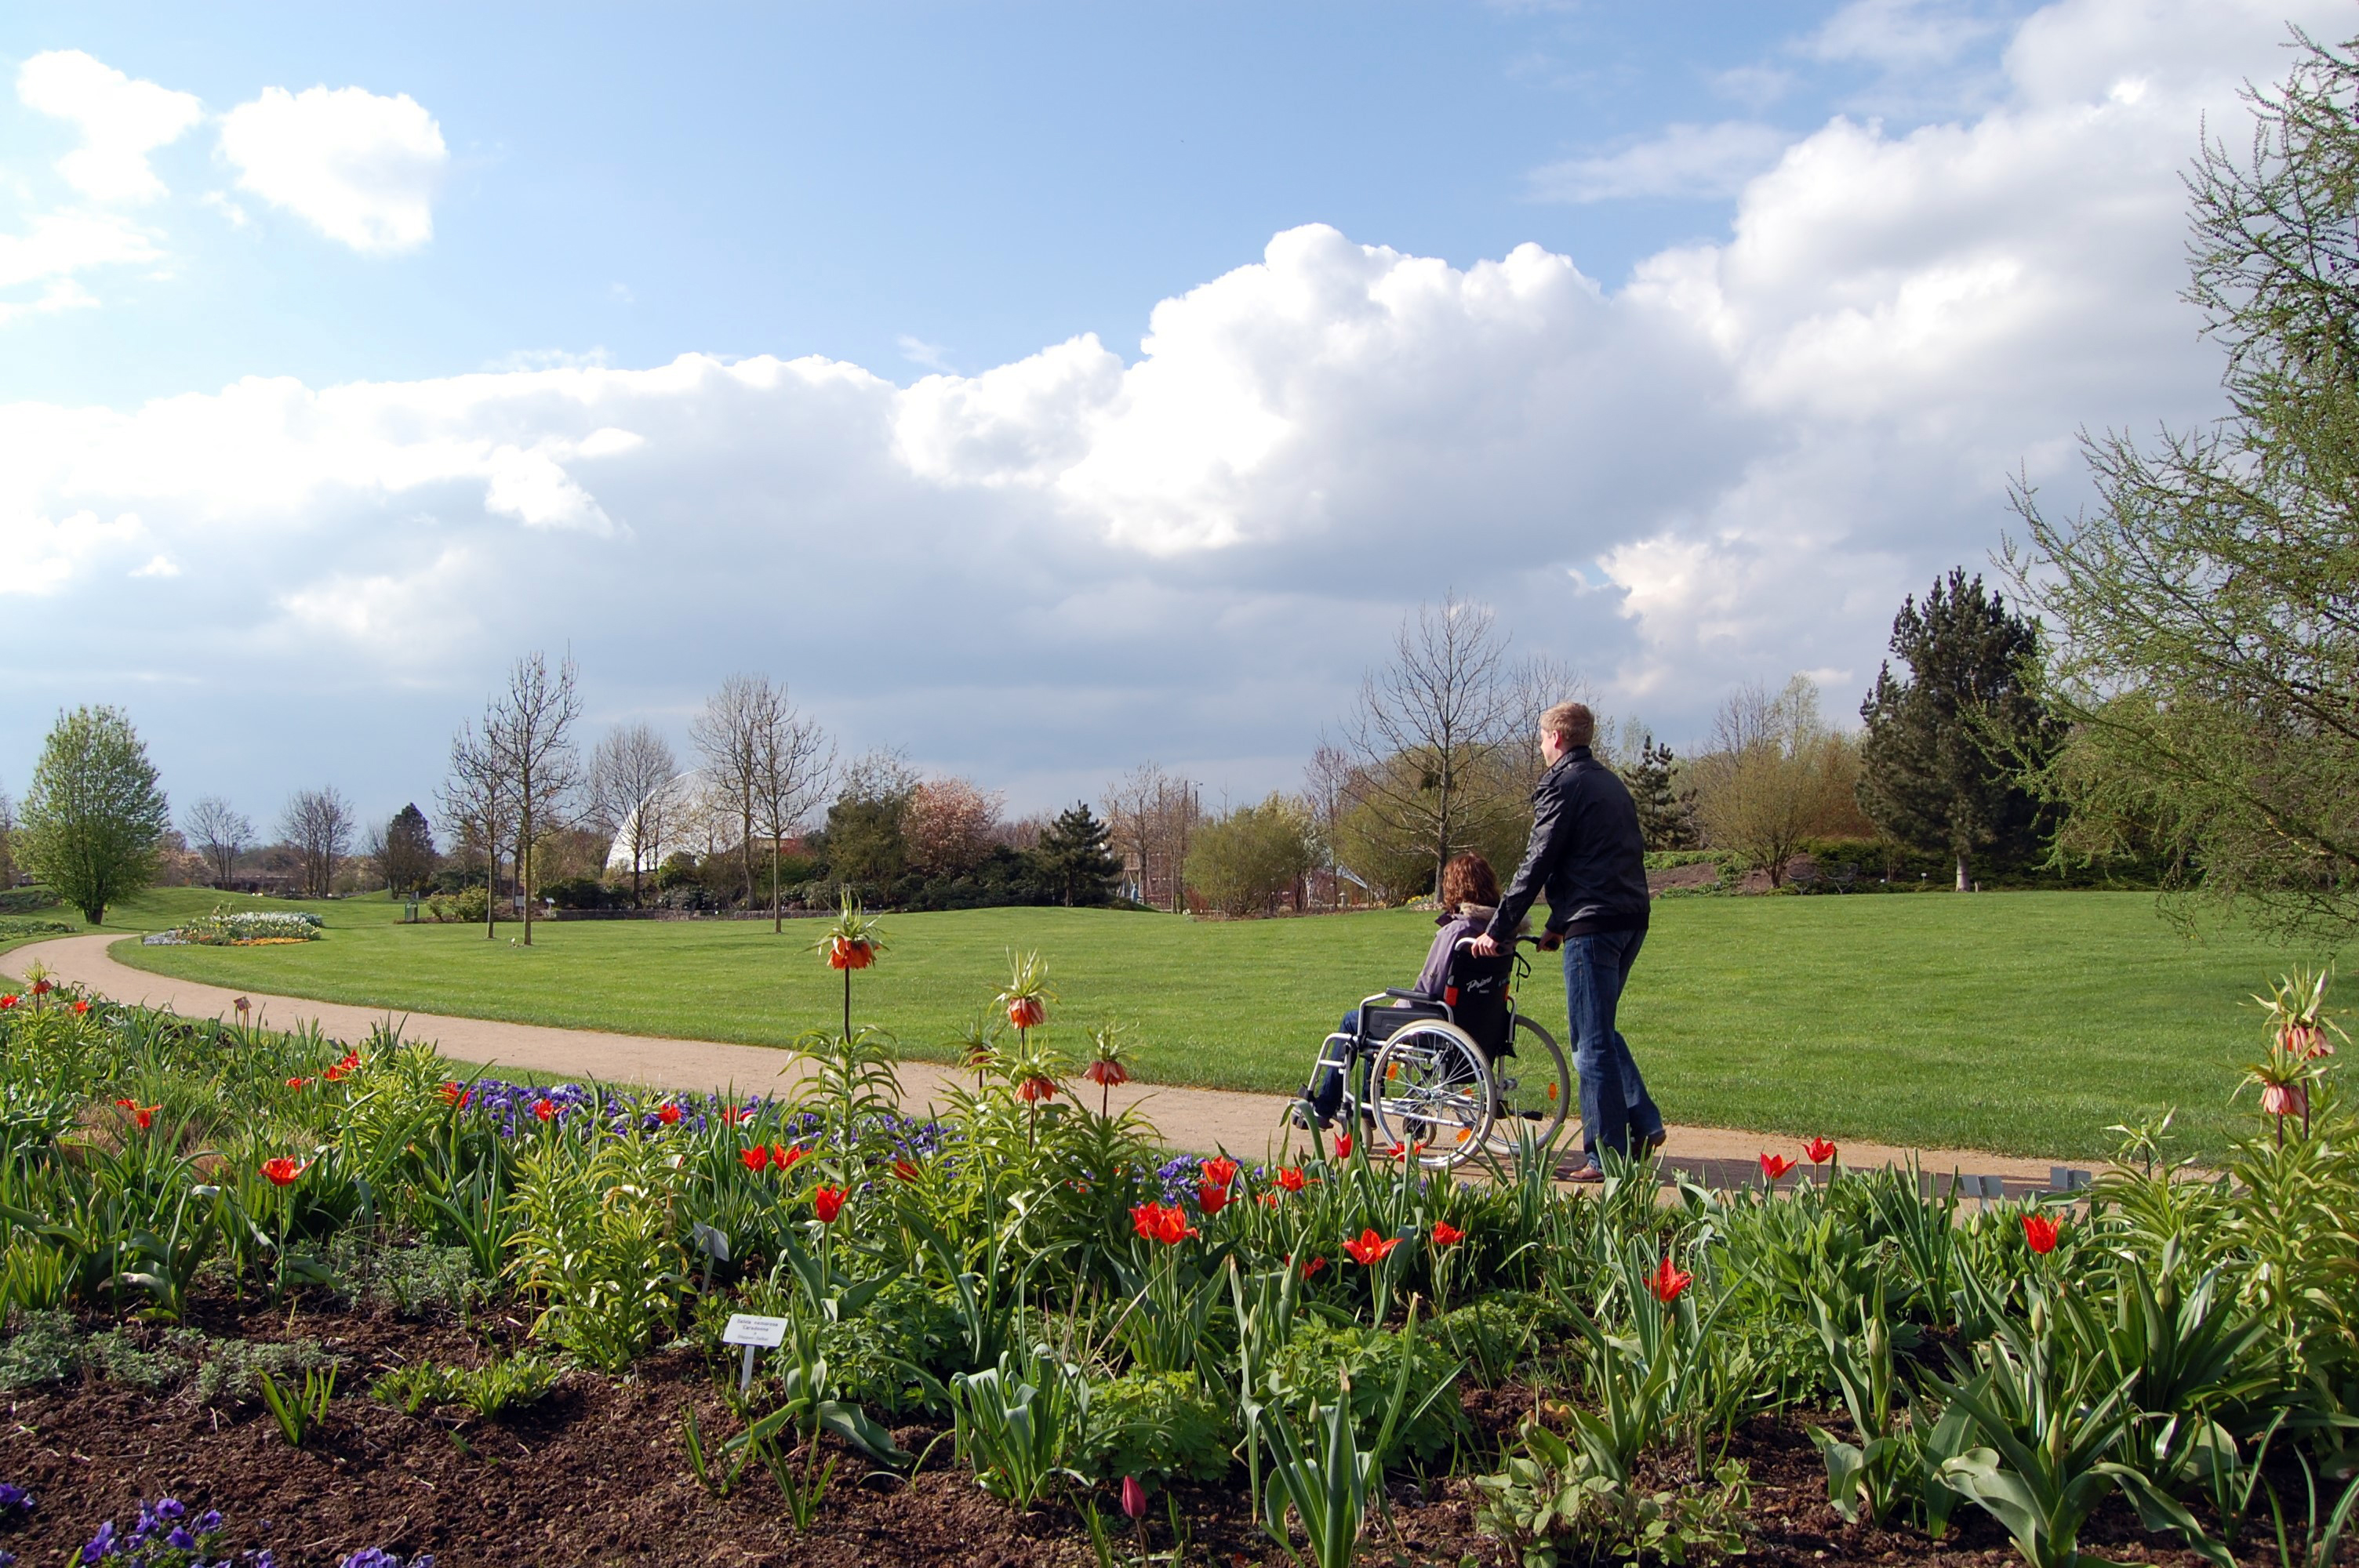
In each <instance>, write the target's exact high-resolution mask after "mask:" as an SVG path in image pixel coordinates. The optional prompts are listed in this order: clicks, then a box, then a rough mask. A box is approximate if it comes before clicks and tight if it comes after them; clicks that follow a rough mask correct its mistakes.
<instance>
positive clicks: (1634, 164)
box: [1530, 120, 1792, 202]
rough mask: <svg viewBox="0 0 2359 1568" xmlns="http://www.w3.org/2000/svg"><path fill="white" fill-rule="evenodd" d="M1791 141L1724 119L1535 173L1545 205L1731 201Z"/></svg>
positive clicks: (1535, 188) (1535, 187) (1771, 130)
mask: <svg viewBox="0 0 2359 1568" xmlns="http://www.w3.org/2000/svg"><path fill="white" fill-rule="evenodd" d="M1791 139H1792V138H1791V137H1789V136H1788V135H1786V134H1785V133H1784V132H1782V131H1779V130H1777V128H1775V127H1774V126H1770V125H1761V124H1751V123H1749V122H1745V121H1738V120H1726V121H1723V122H1721V123H1720V124H1714V125H1672V126H1669V127H1668V128H1666V129H1665V130H1664V131H1663V133H1662V134H1661V135H1657V136H1652V137H1648V138H1647V139H1645V140H1641V141H1635V142H1626V143H1624V144H1623V145H1621V146H1617V147H1615V148H1614V149H1613V150H1612V151H1610V152H1602V153H1593V154H1590V155H1589V156H1587V157H1577V158H1568V159H1566V160H1565V161H1563V162H1561V163H1552V164H1549V165H1548V166H1546V167H1545V168H1538V169H1535V170H1533V171H1532V174H1531V177H1530V186H1531V192H1532V195H1533V196H1534V197H1535V198H1537V199H1538V200H1543V201H1575V202H1582V201H1612V200H1617V199H1620V198H1623V197H1630V196H1733V195H1734V194H1736V192H1738V191H1739V190H1742V189H1744V188H1745V181H1746V180H1748V179H1750V178H1753V177H1754V176H1755V175H1756V174H1758V173H1760V172H1761V170H1762V169H1764V168H1767V167H1768V166H1769V165H1771V164H1773V163H1775V162H1777V155H1778V154H1779V153H1780V152H1781V151H1783V150H1784V148H1785V146H1786V144H1787V143H1788V141H1790V140H1791Z"/></svg>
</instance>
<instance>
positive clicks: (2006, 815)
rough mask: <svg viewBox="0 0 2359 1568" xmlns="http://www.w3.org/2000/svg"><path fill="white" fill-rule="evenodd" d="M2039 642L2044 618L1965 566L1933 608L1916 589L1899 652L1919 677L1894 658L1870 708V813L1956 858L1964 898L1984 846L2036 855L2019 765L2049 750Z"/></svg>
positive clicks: (1897, 621) (1863, 776)
mask: <svg viewBox="0 0 2359 1568" xmlns="http://www.w3.org/2000/svg"><path fill="white" fill-rule="evenodd" d="M2038 647H2039V632H2038V627H2037V626H2036V625H2035V624H2033V622H2030V621H2028V620H2027V619H2025V618H2024V617H2022V616H2019V615H2015V614H2012V613H2010V612H2009V611H2008V610H2007V608H2006V600H2005V599H2004V598H2003V597H2001V596H2000V595H1998V594H1995V593H1990V592H1986V591H1985V590H1984V588H1983V579H1981V578H1980V577H1979V576H1977V577H1976V578H1975V579H1973V581H1972V582H1968V581H1967V580H1966V574H1965V570H1964V568H1953V569H1952V570H1951V573H1950V575H1949V576H1948V578H1946V579H1936V580H1935V582H1934V584H1933V588H1932V591H1931V592H1930V593H1928V594H1927V595H1926V596H1925V602H1924V603H1923V604H1922V605H1921V606H1920V605H1919V603H1918V602H1917V600H1916V596H1915V595H1913V594H1912V595H1910V596H1909V597H1908V599H1907V600H1904V601H1903V602H1902V604H1901V606H1900V613H1899V614H1898V615H1897V616H1895V617H1894V618H1893V622H1892V652H1893V654H1894V655H1895V656H1897V658H1899V659H1900V660H1901V661H1902V662H1903V663H1905V664H1906V665H1908V676H1907V678H1905V679H1904V678H1901V677H1899V676H1895V675H1894V674H1893V673H1892V665H1890V664H1889V663H1886V665H1884V666H1883V668H1881V669H1880V670H1878V671H1877V672H1876V676H1875V689H1874V690H1873V691H1871V692H1869V693H1868V696H1867V700H1866V701H1865V702H1864V703H1862V704H1861V705H1860V709H1859V712H1860V717H1861V718H1862V719H1865V720H1866V721H1867V740H1866V743H1865V745H1864V747H1863V748H1862V752H1861V757H1860V764H1861V765H1860V776H1859V805H1860V809H1861V810H1863V811H1864V812H1866V813H1867V816H1868V820H1870V821H1872V822H1874V823H1875V825H1876V827H1879V828H1881V829H1883V830H1884V831H1885V832H1886V833H1888V834H1890V835H1891V836H1892V837H1893V838H1897V839H1899V840H1900V841H1901V842H1902V843H1904V844H1907V845H1909V846H1910V847H1912V848H1914V849H1926V850H1931V851H1937V852H1940V853H1944V854H1947V855H1949V856H1951V858H1952V859H1953V860H1955V861H1956V863H1957V869H1958V891H1959V892H1965V891H1967V889H1969V888H1971V887H1972V886H1973V856H1974V854H1975V852H1976V851H1977V850H1981V849H1998V850H1999V851H2001V852H2002V853H2009V854H2020V853H2023V852H2026V851H2027V850H2029V849H2031V848H2032V835H2033V831H2034V828H2035V827H2036V825H2037V817H2038V810H2037V807H2036V806H2034V804H2033V802H2032V800H2031V797H2030V796H2029V795H2027V794H2025V793H2024V790H2023V788H2022V786H2021V784H2019V783H2018V780H2017V771H2016V768H2015V767H2014V766H2013V765H2012V763H2013V762H2014V760H2015V758H2016V757H2017V756H2018V755H2021V754H2024V753H2027V752H2031V753H2036V752H2039V751H2042V750H2044V749H2045V736H2046V730H2047V728H2048V726H2047V720H2046V717H2045V714H2044V712H2043V710H2042V708H2041V706H2040V703H2039V700H2038V697H2036V696H2035V695H2033V693H2032V692H2031V691H2030V690H2028V689H2027V687H2026V684H2025V683H2026V680H2027V677H2028V678H2031V679H2036V678H2037V676H2036V674H2035V673H2034V665H2033V664H2032V661H2033V660H2034V659H2035V658H2036V657H2037V655H2038Z"/></svg>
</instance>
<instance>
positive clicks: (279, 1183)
mask: <svg viewBox="0 0 2359 1568" xmlns="http://www.w3.org/2000/svg"><path fill="white" fill-rule="evenodd" d="M308 1170H310V1166H309V1165H307V1164H305V1163H304V1162H302V1161H300V1160H289V1159H288V1158H287V1157H286V1156H285V1155H283V1154H282V1155H280V1156H278V1157H277V1159H274V1160H265V1161H264V1162H262V1173H263V1174H264V1175H266V1176H267V1177H269V1178H270V1184H271V1185H272V1186H274V1187H285V1186H292V1185H293V1184H294V1183H295V1178H296V1177H298V1176H299V1175H301V1174H302V1173H304V1172H306V1171H308Z"/></svg>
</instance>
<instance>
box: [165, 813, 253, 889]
mask: <svg viewBox="0 0 2359 1568" xmlns="http://www.w3.org/2000/svg"><path fill="white" fill-rule="evenodd" d="M180 828H181V831H183V832H185V833H186V834H188V836H189V841H190V843H192V844H194V845H195V846H196V847H197V849H199V850H200V851H201V852H202V853H203V855H204V857H205V859H206V860H210V861H212V868H213V882H214V885H215V886H225V885H227V883H228V882H229V881H231V880H232V879H233V878H234V877H235V876H236V875H237V857H238V855H239V853H240V852H241V851H242V850H244V849H246V848H247V847H248V846H250V845H252V844H253V842H254V824H253V823H251V822H249V821H247V820H246V818H245V813H244V812H242V811H236V810H233V809H232V808H231V806H230V804H229V802H227V801H225V800H223V798H222V797H221V796H219V795H207V796H205V797H204V798H203V799H202V800H201V801H199V802H197V804H196V805H194V806H190V807H189V815H188V816H187V817H186V818H185V819H184V820H183V821H182V822H181V824H180Z"/></svg>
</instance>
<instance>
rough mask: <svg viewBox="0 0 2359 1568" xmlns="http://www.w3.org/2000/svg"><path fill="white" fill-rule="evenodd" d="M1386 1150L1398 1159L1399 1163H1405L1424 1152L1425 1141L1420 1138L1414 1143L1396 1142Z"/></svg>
mask: <svg viewBox="0 0 2359 1568" xmlns="http://www.w3.org/2000/svg"><path fill="white" fill-rule="evenodd" d="M1386 1152H1388V1153H1390V1154H1391V1155H1392V1157H1393V1158H1394V1159H1396V1160H1398V1161H1399V1162H1401V1163H1403V1164H1407V1163H1408V1162H1409V1161H1411V1160H1414V1159H1416V1158H1417V1157H1418V1156H1419V1154H1422V1153H1424V1152H1425V1143H1424V1141H1422V1140H1419V1141H1417V1142H1415V1143H1396V1144H1394V1145H1393V1146H1392V1148H1391V1149H1390V1150H1388V1151H1386Z"/></svg>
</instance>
